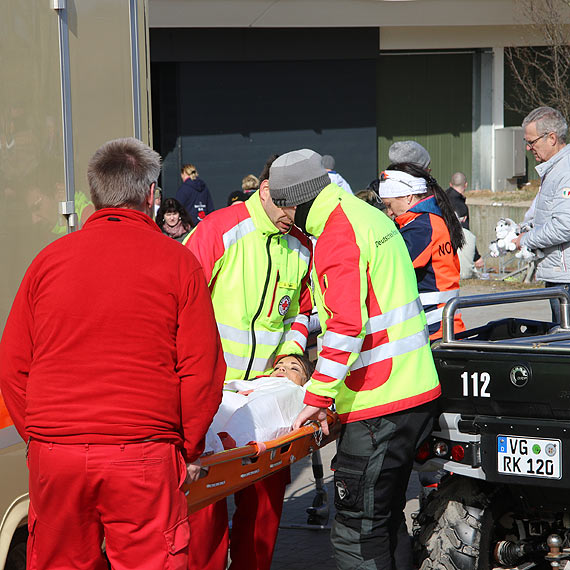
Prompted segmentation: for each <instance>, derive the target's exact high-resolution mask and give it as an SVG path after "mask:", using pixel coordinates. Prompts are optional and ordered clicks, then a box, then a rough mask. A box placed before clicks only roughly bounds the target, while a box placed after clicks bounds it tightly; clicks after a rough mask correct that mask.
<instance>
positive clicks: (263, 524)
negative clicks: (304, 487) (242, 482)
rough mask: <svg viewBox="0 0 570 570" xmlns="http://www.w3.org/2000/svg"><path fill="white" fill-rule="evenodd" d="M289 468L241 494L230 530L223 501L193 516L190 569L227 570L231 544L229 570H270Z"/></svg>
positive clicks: (238, 493)
mask: <svg viewBox="0 0 570 570" xmlns="http://www.w3.org/2000/svg"><path fill="white" fill-rule="evenodd" d="M290 482H291V472H290V470H289V468H287V469H282V470H281V471H278V472H277V473H275V474H274V475H271V477H266V478H265V479H262V480H261V481H258V482H257V483H255V484H254V485H250V486H249V487H246V488H245V489H242V490H241V491H238V492H237V493H236V494H235V495H234V497H235V503H236V511H235V513H234V516H233V519H232V540H231V544H230V540H229V531H228V509H227V504H226V500H225V499H223V500H221V501H218V502H217V503H214V504H213V505H209V506H208V507H205V508H203V509H201V510H199V511H197V512H195V513H193V514H191V515H190V517H189V520H190V552H189V566H188V567H189V569H190V570H225V568H226V564H227V560H228V545H229V548H230V558H231V560H232V563H231V565H230V570H270V567H271V559H272V558H273V550H274V549H275V541H276V540H277V532H278V531H279V521H280V519H281V511H282V510H283V498H284V497H285V487H286V486H287V485H288V484H289V483H290Z"/></svg>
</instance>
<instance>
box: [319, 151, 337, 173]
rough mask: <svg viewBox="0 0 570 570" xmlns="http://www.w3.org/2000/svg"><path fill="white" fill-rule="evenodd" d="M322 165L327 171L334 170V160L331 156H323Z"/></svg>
mask: <svg viewBox="0 0 570 570" xmlns="http://www.w3.org/2000/svg"><path fill="white" fill-rule="evenodd" d="M321 165H322V167H323V168H326V169H327V170H334V158H333V157H332V156H331V155H330V154H323V158H321Z"/></svg>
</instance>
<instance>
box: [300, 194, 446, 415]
mask: <svg viewBox="0 0 570 570" xmlns="http://www.w3.org/2000/svg"><path fill="white" fill-rule="evenodd" d="M307 230H308V231H309V232H310V233H311V234H312V235H314V236H315V237H317V238H318V239H317V245H316V247H315V258H314V277H313V281H314V283H315V300H316V303H317V306H318V309H319V316H320V321H321V326H322V330H323V332H322V335H321V340H320V353H319V358H318V361H317V367H316V370H315V373H314V374H313V377H312V381H311V384H310V386H309V387H308V389H307V396H306V398H305V402H306V403H307V404H311V405H315V406H319V407H326V406H328V405H330V403H331V402H332V400H333V399H334V400H335V403H336V408H337V411H338V413H339V415H340V418H341V420H342V421H343V422H351V421H358V420H362V419H367V418H373V417H377V416H380V415H384V414H389V413H393V412H397V411H400V410H405V409H408V408H412V407H415V406H418V405H421V404H423V403H426V402H429V401H431V400H433V399H435V398H437V397H438V396H439V394H440V391H441V390H440V386H439V381H438V378H437V374H436V371H435V366H434V363H433V358H432V355H431V350H430V345H429V340H428V332H427V325H426V317H425V314H424V312H423V310H422V306H421V302H420V300H419V297H418V289H417V284H416V278H415V274H414V270H413V267H412V263H411V261H410V256H409V254H408V252H407V250H406V246H405V244H404V241H403V239H402V237H401V235H400V232H399V231H398V230H397V228H396V227H395V226H394V224H393V223H392V222H391V221H390V219H389V218H388V217H387V216H386V215H385V214H383V213H382V212H380V211H379V210H377V209H376V208H373V207H371V206H369V205H368V204H366V203H364V202H363V201H362V200H359V199H358V198H355V197H353V196H349V195H347V193H346V192H344V191H343V190H342V189H340V188H339V187H338V186H336V185H335V184H330V185H329V186H327V187H326V188H325V189H323V190H322V191H321V193H320V194H319V195H318V196H317V198H316V199H315V202H314V204H313V206H312V207H311V210H310V211H309V215H308V218H307Z"/></svg>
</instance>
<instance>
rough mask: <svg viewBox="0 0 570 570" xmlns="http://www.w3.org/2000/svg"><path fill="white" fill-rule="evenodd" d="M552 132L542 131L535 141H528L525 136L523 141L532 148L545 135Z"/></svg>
mask: <svg viewBox="0 0 570 570" xmlns="http://www.w3.org/2000/svg"><path fill="white" fill-rule="evenodd" d="M549 134H550V133H542V134H541V135H540V136H538V137H536V138H535V139H534V140H533V141H527V140H526V139H525V138H524V137H523V141H524V143H525V144H526V146H528V148H529V149H530V150H532V149H533V147H534V145H535V144H536V143H537V142H538V141H539V140H540V139H541V138H543V137H545V136H546V135H549Z"/></svg>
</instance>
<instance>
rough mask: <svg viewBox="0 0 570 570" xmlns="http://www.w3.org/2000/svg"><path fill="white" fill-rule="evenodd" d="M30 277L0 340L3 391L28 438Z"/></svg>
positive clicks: (18, 423) (21, 286)
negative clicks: (26, 424)
mask: <svg viewBox="0 0 570 570" xmlns="http://www.w3.org/2000/svg"><path fill="white" fill-rule="evenodd" d="M30 281H31V279H30V276H29V272H28V274H26V276H25V277H24V280H23V281H22V284H21V285H20V289H19V290H18V294H17V295H16V298H15V300H14V303H13V305H12V310H11V311H10V315H9V317H8V320H7V322H6V326H5V327H4V334H3V335H2V341H1V343H0V391H1V392H2V398H3V400H4V403H5V404H6V408H7V409H8V412H9V413H10V416H11V418H12V421H13V422H14V425H15V426H16V429H17V430H18V433H19V434H20V437H21V438H22V439H23V440H24V441H28V435H27V433H26V428H25V411H26V387H27V382H28V376H29V373H30V368H31V365H32V355H33V346H34V343H33V338H32V331H33V312H32V307H31V303H30V293H29V287H30Z"/></svg>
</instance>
